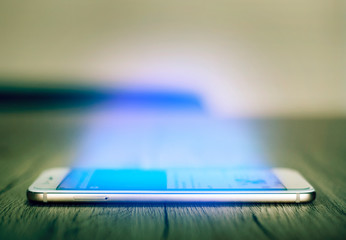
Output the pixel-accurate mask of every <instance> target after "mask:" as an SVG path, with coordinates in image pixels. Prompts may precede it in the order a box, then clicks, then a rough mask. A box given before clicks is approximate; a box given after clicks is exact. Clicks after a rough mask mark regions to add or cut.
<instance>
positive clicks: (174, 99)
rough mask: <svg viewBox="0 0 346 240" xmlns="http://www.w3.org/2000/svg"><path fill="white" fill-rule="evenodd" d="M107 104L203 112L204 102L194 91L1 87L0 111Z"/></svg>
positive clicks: (135, 107)
mask: <svg viewBox="0 0 346 240" xmlns="http://www.w3.org/2000/svg"><path fill="white" fill-rule="evenodd" d="M103 103H107V105H108V106H111V107H112V109H124V108H125V109H134V110H136V109H158V110H163V109H167V110H178V109H179V110H182V109H186V110H189V111H203V104H202V101H201V100H200V99H199V98H198V96H196V95H194V94H191V93H184V92H175V91H165V90H162V91H161V90H150V89H149V90H147V89H140V88H138V89H125V88H122V89H105V88H87V87H56V88H52V87H49V88H47V87H30V86H29V87H24V86H22V87H14V86H2V87H0V111H25V110H50V109H66V108H79V109H81V110H83V109H89V108H90V107H93V106H97V105H99V104H103Z"/></svg>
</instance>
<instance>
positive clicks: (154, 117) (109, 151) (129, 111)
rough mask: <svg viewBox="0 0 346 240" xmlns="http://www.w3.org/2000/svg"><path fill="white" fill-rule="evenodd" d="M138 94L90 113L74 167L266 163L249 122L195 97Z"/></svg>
mask: <svg viewBox="0 0 346 240" xmlns="http://www.w3.org/2000/svg"><path fill="white" fill-rule="evenodd" d="M153 94H154V95H155V93H138V95H136V91H132V92H131V94H130V95H129V96H126V94H125V93H124V94H123V96H121V97H119V98H115V99H111V100H110V101H109V102H107V103H104V104H103V105H99V106H96V107H95V108H94V109H93V111H91V112H90V113H89V116H88V119H87V122H86V127H85V131H84V134H83V137H82V139H81V142H80V144H79V147H78V149H77V152H76V157H75V159H76V161H75V162H74V164H73V167H92V168H141V169H157V168H175V167H182V168H185V167H192V168H200V167H265V166H264V164H265V161H263V159H264V158H263V154H262V151H261V148H260V139H259V138H258V137H257V136H256V131H255V130H254V128H253V126H252V125H251V124H249V122H247V121H244V120H241V119H238V120H234V119H233V120H224V119H218V118H214V117H212V116H211V115H209V114H208V111H207V109H206V108H205V107H204V106H203V104H202V101H201V100H199V99H198V97H196V96H194V95H191V96H188V94H185V93H184V94H183V95H182V96H180V95H179V94H176V95H174V94H173V93H170V95H169V96H168V97H167V96H165V95H164V94H158V95H155V96H152V95H153Z"/></svg>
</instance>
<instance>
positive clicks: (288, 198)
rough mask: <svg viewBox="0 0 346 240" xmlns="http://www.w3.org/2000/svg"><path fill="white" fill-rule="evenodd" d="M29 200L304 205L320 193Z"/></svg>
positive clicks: (38, 196)
mask: <svg viewBox="0 0 346 240" xmlns="http://www.w3.org/2000/svg"><path fill="white" fill-rule="evenodd" d="M27 197H28V199H29V200H32V201H38V202H46V203H47V202H224V203H226V202H248V203H251V202H252V203H304V202H311V201H313V200H314V199H315V198H316V192H315V191H310V192H304V193H299V192H297V193H174V194H172V193H160V194H157V193H156V194H155V193H132V194H131V193H107V194H104V193H96V194H78V193H68V194H59V193H49V192H31V191H29V190H28V191H27Z"/></svg>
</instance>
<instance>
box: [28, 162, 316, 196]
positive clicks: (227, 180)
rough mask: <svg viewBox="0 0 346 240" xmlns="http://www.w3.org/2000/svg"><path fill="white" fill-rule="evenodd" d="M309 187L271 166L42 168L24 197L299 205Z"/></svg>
mask: <svg viewBox="0 0 346 240" xmlns="http://www.w3.org/2000/svg"><path fill="white" fill-rule="evenodd" d="M315 196H316V193H315V190H314V188H313V187H312V186H311V185H310V184H309V183H308V182H307V181H306V180H305V179H304V178H303V177H302V175H300V174H299V173H298V172H297V171H295V170H292V169H286V168H274V169H212V168H211V169H81V168H75V169H68V168H55V169H49V170H46V171H44V172H43V173H42V174H41V175H40V176H39V177H38V178H37V180H36V181H35V182H34V183H33V184H32V185H31V186H30V187H29V188H28V191H27V197H28V199H29V200H33V201H39V202H44V203H49V202H253V203H303V202H310V201H313V200H314V199H315Z"/></svg>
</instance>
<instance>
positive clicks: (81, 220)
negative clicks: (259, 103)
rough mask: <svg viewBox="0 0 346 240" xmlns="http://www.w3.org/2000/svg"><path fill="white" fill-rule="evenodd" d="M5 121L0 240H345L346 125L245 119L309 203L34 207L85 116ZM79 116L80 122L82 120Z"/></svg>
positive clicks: (0, 142) (15, 116) (0, 132)
mask: <svg viewBox="0 0 346 240" xmlns="http://www.w3.org/2000/svg"><path fill="white" fill-rule="evenodd" d="M71 112H72V113H71V114H67V113H64V114H61V113H59V111H48V112H46V111H36V112H35V111H33V112H29V111H27V112H25V111H24V112H11V113H9V112H7V113H1V115H0V136H1V138H0V206H1V207H0V239H95V238H97V239H344V237H345V236H346V217H345V206H346V205H345V197H346V184H345V182H346V119H315V120H314V119H306V120H294V119H292V120H280V119H276V120H275V119H271V120H270V119H269V120H246V121H247V122H248V123H249V124H251V126H252V127H255V129H257V130H258V131H257V135H256V136H257V138H258V139H259V142H260V143H261V149H262V152H263V154H264V156H266V159H267V163H268V164H270V165H271V166H272V167H291V168H295V169H297V170H299V171H300V172H301V173H302V174H303V175H304V176H305V177H306V178H307V179H308V180H309V181H310V182H311V184H312V185H313V186H314V187H315V188H316V191H317V199H316V200H315V201H314V202H312V203H308V204H168V203H167V204H166V203H162V204H150V203H148V204H142V203H133V204H38V203H31V202H29V201H28V200H27V199H26V189H27V187H28V186H29V185H30V184H31V183H32V182H33V181H34V180H35V178H36V177H37V176H38V175H39V174H40V172H41V171H43V170H45V169H47V168H51V167H64V166H69V165H70V164H71V162H70V159H71V158H72V157H73V149H74V146H75V145H74V144H73V143H74V142H76V141H78V138H79V137H80V136H81V132H82V127H81V126H83V124H81V122H83V117H82V116H81V117H80V116H79V115H78V114H74V113H73V111H71ZM82 115H83V114H82Z"/></svg>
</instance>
